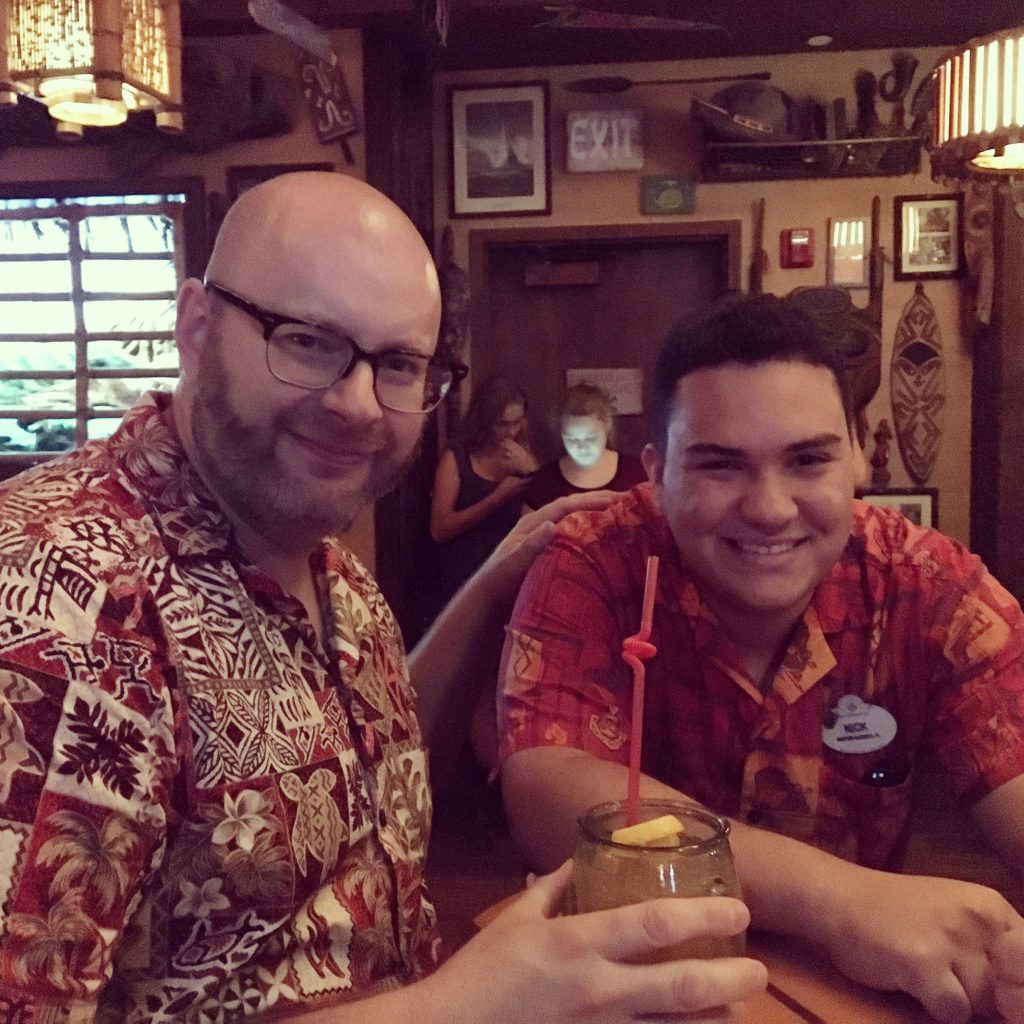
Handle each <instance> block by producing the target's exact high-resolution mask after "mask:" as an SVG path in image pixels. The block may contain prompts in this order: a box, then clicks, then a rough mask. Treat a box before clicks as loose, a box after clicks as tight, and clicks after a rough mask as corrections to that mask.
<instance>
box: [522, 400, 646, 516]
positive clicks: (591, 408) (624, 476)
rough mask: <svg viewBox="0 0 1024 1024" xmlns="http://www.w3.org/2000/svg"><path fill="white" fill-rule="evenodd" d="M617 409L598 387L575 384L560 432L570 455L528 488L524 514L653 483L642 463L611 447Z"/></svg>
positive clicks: (543, 468) (565, 403)
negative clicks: (583, 494)
mask: <svg viewBox="0 0 1024 1024" xmlns="http://www.w3.org/2000/svg"><path fill="white" fill-rule="evenodd" d="M614 416H615V409H614V406H613V404H612V400H611V397H610V396H609V394H608V392H607V391H605V390H604V389H603V388H600V387H598V386H597V385H596V384H591V383H589V382H583V383H580V384H574V385H573V386H572V387H571V388H569V390H568V391H567V392H566V393H565V398H564V399H563V400H562V407H561V409H560V411H559V428H560V430H561V434H562V446H563V447H564V448H565V454H564V455H563V456H562V457H561V458H559V459H555V460H554V461H552V462H546V463H545V464H544V465H543V466H541V467H540V469H538V470H537V472H536V473H534V474H533V477H532V478H531V480H530V482H529V484H528V485H527V486H526V487H525V488H524V489H523V493H522V503H523V511H528V510H529V509H535V508H540V507H541V505H546V504H547V503H548V502H549V501H554V500H555V498H561V497H562V496H563V495H566V494H576V493H578V492H580V491H596V490H608V491H628V490H629V489H630V488H631V487H633V486H634V485H635V484H639V483H642V482H643V481H645V480H646V479H647V474H646V473H645V472H644V467H643V465H642V463H641V462H640V459H639V458H637V456H635V455H627V454H626V453H625V452H617V451H615V449H614V448H609V447H608V443H609V440H610V438H611V433H612V420H613V419H614Z"/></svg>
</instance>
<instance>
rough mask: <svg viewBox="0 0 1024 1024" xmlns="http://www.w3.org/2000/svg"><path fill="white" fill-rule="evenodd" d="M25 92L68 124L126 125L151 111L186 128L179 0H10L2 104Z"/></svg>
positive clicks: (0, 48)
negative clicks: (136, 114)
mask: <svg viewBox="0 0 1024 1024" xmlns="http://www.w3.org/2000/svg"><path fill="white" fill-rule="evenodd" d="M19 92H20V93H25V94H27V95H29V96H34V97H36V98H38V99H40V100H42V102H43V103H45V104H46V106H47V107H48V108H49V111H50V115H51V116H52V117H53V118H54V119H55V120H56V121H58V122H59V123H62V124H64V125H65V126H74V125H91V126H101V127H102V126H106V125H116V124H121V123H122V122H123V121H124V120H125V119H126V117H127V116H128V114H129V113H130V112H131V111H134V110H142V109H147V108H148V109H152V110H154V111H155V112H156V120H157V125H158V126H159V127H160V128H162V129H164V130H165V131H171V132H177V131H181V128H182V117H181V21H180V16H179V12H178V0H3V2H0V103H7V104H10V103H15V102H17V93H19ZM67 130H68V131H69V132H74V131H75V129H74V128H73V127H72V128H68V129H67Z"/></svg>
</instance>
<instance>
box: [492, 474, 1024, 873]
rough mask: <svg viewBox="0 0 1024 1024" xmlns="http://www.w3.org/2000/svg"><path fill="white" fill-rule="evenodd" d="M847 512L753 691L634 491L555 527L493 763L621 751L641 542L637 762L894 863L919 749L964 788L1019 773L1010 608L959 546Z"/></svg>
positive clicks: (721, 805)
mask: <svg viewBox="0 0 1024 1024" xmlns="http://www.w3.org/2000/svg"><path fill="white" fill-rule="evenodd" d="M854 507H855V512H854V526H853V530H852V533H851V536H850V540H849V543H848V544H847V546H846V549H845V551H844V553H843V555H842V557H841V559H840V561H839V562H838V564H837V565H836V566H835V567H834V569H833V570H832V572H831V573H830V574H829V575H828V577H827V578H826V579H825V580H824V581H823V582H822V583H821V584H820V585H819V587H818V589H817V591H816V592H815V594H814V598H813V600H812V601H811V604H810V606H809V607H808V608H807V610H806V612H805V613H804V616H803V619H802V621H801V622H799V623H798V624H797V626H796V628H795V629H794V631H793V634H792V635H791V639H790V642H789V645H788V648H787V649H786V651H785V652H784V656H783V658H782V661H781V663H780V665H779V667H778V670H777V672H776V674H775V676H774V679H773V681H772V683H771V686H770V687H769V688H768V689H767V691H766V692H763V693H762V692H761V690H760V689H759V688H758V686H757V685H756V684H755V682H754V681H753V680H752V679H751V678H750V676H749V674H748V672H747V670H746V669H745V668H744V665H743V662H742V660H741V658H740V655H739V652H738V651H737V649H736V648H735V647H734V646H733V645H732V644H731V643H730V641H729V640H728V639H727V638H726V636H725V635H724V633H723V631H722V629H721V628H720V626H719V625H718V623H717V622H716V619H715V616H714V614H713V613H712V612H711V610H710V609H709V608H708V607H707V605H705V604H704V603H703V602H702V601H701V598H700V594H699V593H698V591H697V588H696V586H695V584H694V582H693V579H692V578H691V577H690V575H689V574H688V573H687V571H686V570H685V569H684V567H683V565H682V564H681V560H680V556H679V552H678V549H677V547H676V545H675V543H674V541H673V539H672V535H671V533H670V532H669V529H668V525H667V523H666V522H665V520H664V519H663V518H662V517H661V516H660V515H659V513H658V512H657V511H656V510H655V508H654V506H653V503H652V500H651V495H650V488H649V487H648V486H647V485H641V486H640V487H637V488H634V489H633V490H632V491H630V492H629V494H628V495H627V496H626V497H625V498H624V499H623V500H622V501H621V502H618V503H617V504H615V505H613V506H611V507H610V508H609V509H607V510H605V511H603V512H597V513H578V514H577V515H574V516H572V517H570V518H568V519H567V520H564V521H563V523H562V524H561V525H560V528H559V531H558V533H557V534H556V536H555V539H554V541H553V542H552V543H551V545H550V546H549V548H548V549H547V550H546V551H545V552H544V553H543V554H542V555H541V556H540V557H539V558H538V559H537V561H536V562H535V563H534V565H533V567H532V569H531V571H530V573H529V575H528V576H527V579H526V583H525V585H524V587H523V589H522V591H521V592H520V595H519V600H518V602H517V605H516V608H515V611H514V613H513V617H512V622H511V625H510V628H509V633H508V637H507V640H506V644H505V651H504V656H503V660H502V679H503V681H504V693H503V695H502V697H501V700H500V715H501V721H502V733H503V736H502V756H503V757H508V756H509V755H510V754H512V753H514V752H516V751H519V750H523V749H527V748H530V747H537V746H551V745H563V746H570V747H575V748H578V749H581V750H585V751H587V752H589V753H591V754H593V755H595V756H596V757H599V758H602V759H604V760H608V761H616V762H620V763H622V764H626V763H628V761H629V746H630V740H629V735H630V719H631V711H632V689H633V677H632V670H631V669H630V668H629V667H628V666H627V665H626V664H625V662H623V660H622V641H623V639H624V638H626V637H628V636H631V635H633V634H635V633H636V632H637V631H638V630H639V628H640V608H641V604H642V601H643V591H644V578H645V572H646V561H647V556H648V555H649V554H656V555H658V556H659V557H660V567H659V575H658V588H657V595H656V604H655V610H654V622H653V631H652V634H651V642H652V643H653V644H654V646H655V647H656V648H657V654H656V655H655V656H654V657H653V658H652V659H651V660H649V661H647V662H646V663H645V664H646V689H645V708H644V726H643V727H644V740H643V752H642V766H643V770H644V771H645V772H646V773H647V774H649V775H652V776H654V777H656V778H658V779H660V780H661V781H663V782H665V783H667V784H669V785H671V786H673V787H675V788H677V789H679V790H681V791H682V792H684V793H687V794H688V795H690V796H692V797H694V798H696V799H697V800H700V801H701V802H703V803H704V804H706V805H708V806H710V807H712V808H714V809H715V810H717V811H718V812H720V813H723V814H728V815H730V816H734V817H738V818H739V819H741V820H745V821H748V822H750V823H752V824H757V825H760V826H762V827H765V828H770V829H772V830H774V831H777V832H782V833H785V834H787V835H790V836H793V837H794V838H796V839H800V840H803V841H806V842H811V843H814V844H816V845H818V846H820V847H822V848H824V849H827V850H830V851H831V852H833V853H836V854H838V855H840V856H843V857H845V858H847V859H850V860H856V861H859V862H860V863H863V864H867V865H871V866H879V867H881V866H889V867H892V866H895V865H896V864H897V863H898V860H899V856H900V854H901V853H902V842H903V840H904V839H905V833H906V825H907V819H908V814H909V810H910V802H911V791H912V787H913V783H914V768H915V765H916V764H918V763H919V757H920V755H921V754H922V752H923V751H924V750H925V749H930V750H931V751H933V752H934V754H935V756H936V757H937V758H938V760H939V761H940V763H941V764H942V765H943V767H944V768H945V771H946V772H947V774H948V776H949V778H950V780H951V783H952V785H953V787H954V789H955V790H956V792H957V793H958V794H959V795H961V796H962V797H964V798H965V799H966V800H968V801H973V800H975V799H977V798H978V797H980V796H982V795H984V794H985V793H988V792H990V791H991V790H993V789H995V788H996V787H998V786H1000V785H1001V784H1002V783H1004V782H1007V781H1009V780H1010V779H1013V778H1015V777H1017V776H1019V775H1020V774H1021V773H1024V617H1022V614H1021V609H1020V607H1019V606H1018V604H1017V602H1016V601H1015V600H1014V599H1013V598H1012V597H1011V596H1010V595H1009V594H1008V593H1007V592H1006V591H1005V590H1004V589H1003V588H1002V587H1001V586H1000V585H999V584H998V583H997V582H996V581H995V580H994V579H993V578H992V577H991V576H990V575H989V574H988V572H987V571H986V570H985V567H984V566H983V565H982V564H981V562H980V561H979V560H978V559H977V558H976V557H975V556H973V555H971V554H970V553H969V552H967V551H965V550H964V548H962V547H961V546H960V545H959V544H957V543H956V542H954V541H952V540H950V539H949V538H947V537H944V536H942V535H941V534H939V533H937V532H935V531H932V530H924V529H921V528H919V527H916V526H914V525H913V524H912V523H910V522H909V521H908V520H906V519H905V518H903V517H902V516H900V515H899V514H897V513H895V512H892V511H889V510H883V509H877V508H873V507H870V506H868V505H865V504H864V503H862V502H859V501H858V502H854Z"/></svg>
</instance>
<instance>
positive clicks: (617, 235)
mask: <svg viewBox="0 0 1024 1024" xmlns="http://www.w3.org/2000/svg"><path fill="white" fill-rule="evenodd" d="M738 250H739V225H738V224H737V223H734V222H728V223H725V222H723V223H703V224H680V225H662V224H659V225H651V226H643V225H640V226H637V225H624V226H612V227H607V228H543V229H537V230H530V229H513V230H510V231H501V230H495V231H473V232H470V276H471V279H472V291H473V297H472V303H473V322H472V340H471V346H472V348H471V363H472V370H473V377H474V379H475V380H477V381H479V380H482V379H483V378H484V377H486V376H488V375H490V374H492V373H500V374H502V375H503V376H506V377H509V378H511V379H513V380H515V381H516V382H518V383H519V384H520V385H521V386H522V388H523V390H524V391H525V393H526V395H527V397H528V399H529V401H530V424H531V434H532V438H533V441H534V446H535V448H536V450H537V454H538V456H539V457H540V458H542V459H550V458H554V457H556V456H557V455H559V454H560V453H561V442H560V439H559V437H558V434H557V425H556V424H555V422H554V415H555V412H556V410H557V408H558V404H559V402H560V400H561V397H562V394H563V391H564V389H565V380H566V370H568V369H570V368H601V369H610V368H639V369H640V370H641V371H642V373H643V378H644V380H645V381H646V380H647V379H648V377H649V373H650V370H651V368H652V365H653V361H654V358H655V355H656V353H657V348H658V343H659V342H660V340H661V338H662V337H663V336H664V335H665V333H666V331H667V330H668V329H669V328H670V327H671V326H672V325H673V324H674V323H675V322H676V321H677V320H679V319H680V317H682V316H684V315H686V314H688V313H692V312H695V311H698V310H700V309H703V308H705V307H706V306H707V305H708V304H710V303H711V302H713V301H714V300H715V299H716V298H717V297H718V296H720V295H722V294H723V293H724V292H725V291H727V290H729V289H730V288H734V287H736V284H737V281H738V276H739V271H738V263H739V251H738ZM646 441H647V424H646V419H645V417H644V416H643V415H633V416H620V417H619V419H618V421H617V424H616V445H617V447H619V448H620V449H621V450H624V451H630V452H633V453H634V454H639V452H640V449H641V448H642V447H643V445H644V443H645V442H646Z"/></svg>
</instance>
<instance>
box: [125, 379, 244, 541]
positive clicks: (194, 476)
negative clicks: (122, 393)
mask: <svg viewBox="0 0 1024 1024" xmlns="http://www.w3.org/2000/svg"><path fill="white" fill-rule="evenodd" d="M172 409H173V396H171V395H170V394H167V393H166V392H158V391H150V392H147V393H146V394H145V395H144V396H143V397H142V398H141V399H140V400H139V401H138V402H137V403H136V404H135V405H134V406H133V407H132V408H131V409H130V410H129V411H128V412H127V413H126V414H125V417H124V419H123V420H122V421H121V424H120V426H119V427H118V428H117V430H116V431H115V432H114V434H113V435H112V436H111V437H110V439H109V442H108V446H109V451H110V453H111V456H112V458H113V459H114V462H115V464H116V466H117V467H118V469H119V470H120V471H121V472H122V473H123V474H124V476H125V477H127V478H128V480H129V481H130V482H131V483H132V484H133V485H134V488H135V489H136V490H137V491H138V493H139V496H140V498H141V499H142V501H143V502H144V503H145V505H146V506H147V510H148V511H149V513H150V514H151V515H152V517H153V519H154V521H155V523H156V525H157V528H158V529H159V530H160V533H161V535H162V536H163V539H164V543H165V545H166V548H167V552H168V554H169V555H170V556H171V557H172V558H190V557H202V558H213V557H218V556H228V555H230V554H231V553H232V552H235V544H234V540H233V533H232V529H231V524H230V522H229V521H228V519H227V517H226V516H225V515H224V513H223V511H222V510H221V508H220V506H219V505H218V504H217V502H216V501H215V500H214V498H213V495H211V494H210V492H209V490H208V489H207V487H206V484H204V483H203V480H202V478H201V477H200V476H199V474H198V473H197V472H196V470H195V467H194V466H193V465H192V463H191V462H190V461H189V459H188V455H187V454H186V453H185V449H184V447H183V446H182V444H181V438H180V437H179V435H178V431H177V429H176V427H175V425H174V416H173V413H172ZM236 553H237V552H236Z"/></svg>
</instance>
